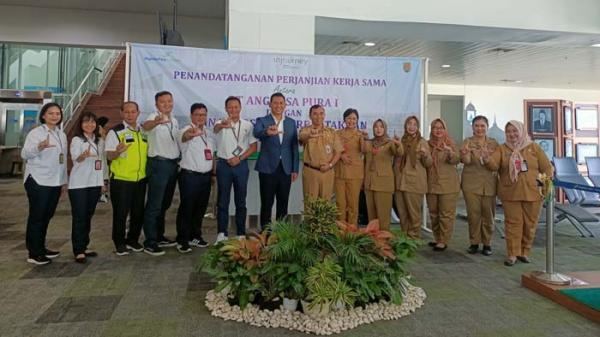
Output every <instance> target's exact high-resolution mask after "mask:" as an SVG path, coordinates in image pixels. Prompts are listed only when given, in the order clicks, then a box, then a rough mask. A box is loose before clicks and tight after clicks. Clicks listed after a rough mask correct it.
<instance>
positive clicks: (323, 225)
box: [304, 198, 338, 246]
mask: <svg viewBox="0 0 600 337" xmlns="http://www.w3.org/2000/svg"><path fill="white" fill-rule="evenodd" d="M304 203H305V209H306V211H305V212H304V226H305V227H306V231H307V232H308V233H309V235H310V236H311V237H312V239H313V242H315V243H319V244H320V245H321V246H326V245H327V241H326V239H327V238H328V236H329V235H330V234H333V233H335V232H336V231H337V226H336V224H335V222H336V219H337V216H338V210H337V207H336V206H335V203H333V202H332V201H330V200H326V199H322V198H308V199H305V200H304Z"/></svg>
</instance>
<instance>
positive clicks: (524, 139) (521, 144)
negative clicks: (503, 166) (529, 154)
mask: <svg viewBox="0 0 600 337" xmlns="http://www.w3.org/2000/svg"><path fill="white" fill-rule="evenodd" d="M509 125H512V126H513V127H515V128H516V129H517V132H518V134H519V136H518V138H517V141H516V142H514V143H510V142H509V141H508V137H506V142H505V144H506V146H508V147H509V148H510V149H511V150H512V151H513V152H512V154H511V155H510V158H509V161H508V173H509V175H510V180H511V181H512V182H513V183H514V182H516V181H517V179H518V178H519V170H517V164H516V163H517V161H518V162H521V163H522V162H523V156H522V155H521V150H523V149H524V148H525V147H527V146H528V145H530V144H531V143H532V141H531V138H529V135H528V134H527V130H525V125H524V124H523V123H521V122H519V121H515V120H511V121H509V122H508V123H506V126H505V127H504V130H505V132H506V128H507V127H508V126H509Z"/></svg>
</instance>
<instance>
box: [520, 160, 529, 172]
mask: <svg viewBox="0 0 600 337" xmlns="http://www.w3.org/2000/svg"><path fill="white" fill-rule="evenodd" d="M527 171H529V168H528V167H527V160H523V163H521V172H527Z"/></svg>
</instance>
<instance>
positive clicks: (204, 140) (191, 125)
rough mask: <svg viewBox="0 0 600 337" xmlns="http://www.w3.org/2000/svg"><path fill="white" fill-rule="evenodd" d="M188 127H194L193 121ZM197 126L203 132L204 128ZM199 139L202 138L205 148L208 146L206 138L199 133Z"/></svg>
mask: <svg viewBox="0 0 600 337" xmlns="http://www.w3.org/2000/svg"><path fill="white" fill-rule="evenodd" d="M190 127H192V128H195V127H197V126H196V125H194V123H192V124H190ZM198 128H199V129H200V130H201V131H202V133H204V128H200V127H198ZM200 139H202V143H204V146H205V147H206V148H208V143H207V142H206V139H204V136H202V135H200Z"/></svg>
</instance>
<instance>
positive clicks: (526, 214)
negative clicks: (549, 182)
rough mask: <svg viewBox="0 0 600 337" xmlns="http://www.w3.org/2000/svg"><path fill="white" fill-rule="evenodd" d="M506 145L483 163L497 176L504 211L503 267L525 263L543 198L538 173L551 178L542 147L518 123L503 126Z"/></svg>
mask: <svg viewBox="0 0 600 337" xmlns="http://www.w3.org/2000/svg"><path fill="white" fill-rule="evenodd" d="M504 132H505V134H506V143H504V144H503V145H502V146H499V147H498V148H497V149H496V151H495V152H494V153H493V154H491V155H488V156H484V158H483V160H484V162H485V163H486V166H487V167H488V168H489V169H491V170H498V175H499V176H500V179H499V184H498V196H499V197H500V199H501V200H502V207H503V208H504V230H505V234H506V253H507V258H506V260H505V261H504V264H505V265H506V266H512V265H514V264H515V262H516V261H517V259H518V260H519V261H521V262H523V263H529V262H530V261H529V257H528V255H529V251H530V250H531V245H532V243H533V238H534V237H535V230H536V227H537V221H538V217H539V215H540V209H541V207H542V200H543V196H542V194H541V193H540V191H539V188H538V184H537V179H538V174H540V173H544V174H546V176H548V177H552V174H553V169H552V164H551V163H550V160H548V157H546V154H545V153H544V151H543V150H542V148H541V147H540V146H539V145H538V144H536V143H535V142H532V141H531V139H530V138H529V136H528V135H527V131H526V130H525V126H524V125H523V123H521V122H519V121H509V122H508V123H507V124H506V126H505V127H504Z"/></svg>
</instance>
